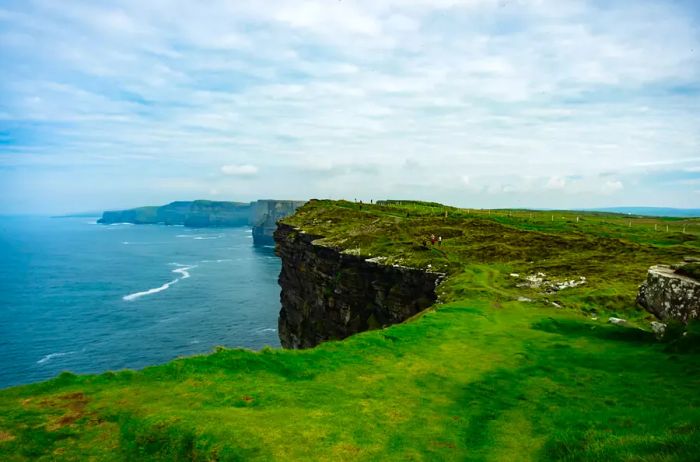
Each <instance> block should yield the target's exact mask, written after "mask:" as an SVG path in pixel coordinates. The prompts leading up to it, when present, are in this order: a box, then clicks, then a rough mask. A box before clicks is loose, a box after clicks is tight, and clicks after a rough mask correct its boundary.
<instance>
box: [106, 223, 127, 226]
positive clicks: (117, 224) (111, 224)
mask: <svg viewBox="0 0 700 462" xmlns="http://www.w3.org/2000/svg"><path fill="white" fill-rule="evenodd" d="M119 225H129V226H132V225H133V223H127V222H124V223H110V224H109V226H119Z"/></svg>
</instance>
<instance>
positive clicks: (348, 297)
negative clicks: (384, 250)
mask: <svg viewBox="0 0 700 462" xmlns="http://www.w3.org/2000/svg"><path fill="white" fill-rule="evenodd" d="M319 238H320V236H314V235H309V234H305V233H304V232H302V231H299V230H298V229H296V228H294V227H293V226H290V225H287V224H284V223H280V224H279V225H278V227H277V230H276V231H275V233H274V239H275V242H276V243H277V254H278V255H279V256H280V257H281V259H282V270H281V272H280V276H279V283H280V286H281V287H282V293H281V296H280V299H281V302H282V309H281V311H280V316H279V336H280V340H281V343H282V346H284V347H285V348H309V347H313V346H315V345H318V344H319V343H321V342H323V341H326V340H331V339H342V338H345V337H348V336H349V335H352V334H355V333H358V332H363V331H366V330H369V329H376V328H379V327H384V326H388V325H391V324H396V323H399V322H402V321H404V320H406V319H408V318H410V317H411V316H413V315H415V314H417V313H419V312H420V311H422V310H424V309H425V308H427V307H429V306H430V305H432V304H433V303H434V302H435V300H436V299H437V296H436V294H435V288H436V286H437V284H438V283H439V282H440V281H441V280H442V278H443V276H444V275H442V274H439V273H430V272H427V271H423V270H420V269H414V268H405V267H400V266H389V265H384V264H381V263H378V262H376V261H372V260H366V259H364V258H362V257H360V256H355V255H349V254H347V253H343V252H341V251H340V250H339V249H338V248H333V247H326V246H323V245H320V244H318V243H317V242H315V241H317V240H318V239H319Z"/></svg>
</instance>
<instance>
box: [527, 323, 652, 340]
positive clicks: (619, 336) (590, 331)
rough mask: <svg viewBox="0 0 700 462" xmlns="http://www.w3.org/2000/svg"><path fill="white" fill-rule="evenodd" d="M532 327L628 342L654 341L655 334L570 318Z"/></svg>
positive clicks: (570, 335)
mask: <svg viewBox="0 0 700 462" xmlns="http://www.w3.org/2000/svg"><path fill="white" fill-rule="evenodd" d="M532 328H533V329H536V330H541V331H543V332H549V333H552V334H561V335H565V336H567V337H574V338H576V337H578V338H580V337H587V338H597V339H602V340H613V341H619V342H628V343H654V342H655V341H656V339H655V337H654V334H652V333H651V332H647V331H644V330H641V329H637V328H634V327H621V326H615V325H596V324H591V323H586V322H581V321H576V320H569V319H554V318H547V319H543V320H541V321H538V322H536V323H534V324H532Z"/></svg>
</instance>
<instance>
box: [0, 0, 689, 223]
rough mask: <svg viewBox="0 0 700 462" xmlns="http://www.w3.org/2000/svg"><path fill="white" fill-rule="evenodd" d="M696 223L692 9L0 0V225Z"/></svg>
mask: <svg viewBox="0 0 700 462" xmlns="http://www.w3.org/2000/svg"><path fill="white" fill-rule="evenodd" d="M313 197H316V198H346V199H350V200H353V199H362V200H367V201H368V200H370V199H374V200H377V199H385V198H394V199H423V200H431V201H439V202H443V203H447V204H450V205H457V206H464V207H481V208H493V207H537V208H586V207H604V206H621V205H635V206H669V207H700V2H698V1H696V0H678V1H673V0H666V1H662V0H657V1H645V0H629V1H627V0H625V1H603V0H596V1H568V0H551V1H549V0H532V1H529V0H463V1H460V0H385V1H381V0H368V1H365V0H355V1H349V0H326V1H318V2H315V1H304V0H294V1H281V0H280V1H278V0H265V1H255V2H253V1H244V0H235V1H233V0H232V1H224V0H212V1H207V2H201V1H196V0H193V1H185V0H168V1H164V0H149V1H144V0H123V1H112V2H107V1H105V2H94V1H80V0H61V1H59V0H20V1H11V0H0V213H64V212H80V211H93V210H95V211H99V210H104V209H114V208H126V207H133V206H139V205H151V204H161V203H166V202H169V201H172V200H186V199H212V200H238V201H248V200H255V199H259V198H278V199H309V198H313Z"/></svg>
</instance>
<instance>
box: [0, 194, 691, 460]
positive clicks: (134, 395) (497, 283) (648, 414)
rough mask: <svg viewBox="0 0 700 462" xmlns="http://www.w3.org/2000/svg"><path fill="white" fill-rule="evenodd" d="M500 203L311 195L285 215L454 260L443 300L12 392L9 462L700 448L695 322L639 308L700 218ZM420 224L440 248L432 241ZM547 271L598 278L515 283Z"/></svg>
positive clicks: (5, 419)
mask: <svg viewBox="0 0 700 462" xmlns="http://www.w3.org/2000/svg"><path fill="white" fill-rule="evenodd" d="M445 211H447V212H448V216H447V218H445V216H444V212H445ZM486 213H487V212H478V213H477V212H474V211H463V210H458V209H448V208H445V207H442V206H439V205H435V204H421V203H407V204H391V205H381V206H378V205H375V206H370V205H366V204H364V205H362V208H361V209H360V206H359V204H354V203H347V202H320V201H319V202H312V203H311V204H309V205H307V206H305V207H304V208H303V209H301V211H300V212H299V213H298V214H297V215H295V216H294V217H292V218H289V219H287V220H286V221H287V222H288V223H290V224H294V225H296V226H300V227H301V228H303V229H304V230H305V231H307V232H309V233H311V234H317V235H319V236H325V238H324V239H323V240H322V241H320V242H321V243H322V244H324V245H332V246H337V247H339V248H343V249H346V250H349V251H356V249H357V248H358V247H359V249H360V253H361V254H362V255H366V256H370V254H371V256H378V255H381V256H386V257H387V258H388V259H389V261H390V262H393V263H401V264H406V265H411V266H420V267H427V265H431V268H437V269H439V270H441V271H446V272H448V273H449V274H450V277H449V278H448V280H447V281H446V282H445V283H443V284H442V285H441V286H440V287H439V292H440V303H438V304H437V305H436V306H434V307H433V308H431V309H430V310H427V311H426V312H424V313H423V314H421V315H419V316H417V317H416V318H415V319H412V320H410V321H409V322H406V323H403V324H401V325H397V326H393V327H390V328H387V329H383V330H375V331H371V332H366V333H363V334H360V335H356V336H353V337H351V338H348V339H346V340H344V341H340V342H328V343H325V344H322V345H320V346H319V347H317V348H314V349H312V350H306V351H283V350H277V349H265V350H262V351H260V352H252V351H246V350H228V349H220V350H218V351H216V352H214V353H212V354H210V355H203V356H196V357H190V358H184V359H179V360H176V361H172V362H170V363H167V364H164V365H161V366H154V367H149V368H146V369H144V370H142V371H121V372H116V373H105V374H100V375H88V376H75V375H72V374H63V375H61V376H59V377H57V378H56V379H53V380H51V381H48V382H44V383H39V384H34V385H27V386H22V387H15V388H10V389H6V390H3V391H0V460H3V461H5V460H7V461H24V460H91V459H92V460H168V461H170V460H222V461H223V460H329V461H336V460H382V461H384V460H396V461H404V460H423V461H433V460H473V461H488V460H493V461H502V460H553V461H554V460H557V461H558V460H571V461H578V460H590V461H600V460H629V461H633V460H635V461H636V460H650V461H685V460H697V454H698V453H700V395H699V394H698V393H697V390H698V386H700V353H699V352H698V350H699V349H698V348H697V345H698V342H697V338H698V336H700V333H696V332H695V331H696V330H697V327H696V326H691V327H692V329H691V333H690V334H689V335H688V336H685V337H682V338H680V339H678V340H677V341H676V342H674V343H660V342H658V341H656V340H655V339H654V336H653V335H652V334H651V333H650V332H649V331H648V329H647V325H648V321H649V319H650V318H649V316H648V315H647V314H646V313H645V312H643V311H641V310H639V309H638V308H637V307H636V306H635V305H634V296H635V294H636V288H637V286H638V284H639V283H640V282H641V281H642V280H643V278H644V274H645V270H646V267H647V266H648V265H650V264H653V263H675V262H677V261H679V260H680V258H681V257H682V256H685V255H698V254H700V249H699V248H698V235H697V233H695V234H693V232H694V228H692V226H690V225H692V224H695V222H693V221H692V220H686V221H685V222H683V221H674V222H673V223H674V226H678V223H680V226H682V224H683V223H685V226H686V227H687V228H688V229H686V234H683V233H682V232H674V233H669V234H666V233H665V231H663V232H661V231H658V230H657V231H656V232H654V231H653V227H654V223H653V221H652V222H650V223H646V224H645V225H644V226H646V227H647V228H642V224H641V223H639V224H638V227H639V228H640V229H639V230H637V229H635V227H634V226H633V227H632V228H631V230H630V227H629V224H628V223H627V225H625V223H624V222H622V221H620V222H619V223H617V222H616V220H629V218H627V217H619V216H609V215H598V214H583V213H580V214H578V215H579V216H580V217H584V218H583V220H582V219H581V218H579V222H578V223H576V218H575V216H576V214H572V213H570V212H566V213H569V216H573V220H569V221H567V222H563V221H562V222H556V221H555V222H553V223H554V224H552V222H551V218H550V219H549V220H550V221H549V222H547V220H546V217H545V215H546V214H550V215H551V213H550V212H532V213H533V218H532V219H531V218H530V216H529V214H530V213H531V212H528V211H512V212H508V211H505V212H504V211H499V212H497V213H498V214H497V213H496V212H492V216H491V218H490V219H489V218H488V216H487V215H486ZM509 213H510V214H511V216H508V214H509ZM557 213H559V216H567V215H566V214H565V213H561V212H557ZM407 214H408V217H407V216H406V215H407ZM485 215H486V216H485ZM513 215H516V216H513ZM520 215H522V218H521V217H520ZM639 220H645V219H641V218H640V219H639ZM329 221H330V223H329ZM648 228H651V230H650V229H648ZM658 228H659V226H658V224H657V229H658ZM664 230H665V225H664ZM426 233H427V234H430V233H435V234H441V235H442V236H443V237H444V238H445V241H444V244H443V246H441V247H439V248H438V247H437V246H436V247H432V246H429V247H427V248H424V247H423V246H422V239H423V238H424V236H425V234H426ZM535 271H543V272H545V273H547V274H548V275H552V276H553V277H561V278H565V277H574V276H581V275H582V276H586V278H587V281H588V282H587V284H585V285H583V286H579V287H576V288H571V289H565V290H562V291H560V292H557V293H555V294H541V293H539V291H537V290H535V289H529V288H523V287H518V286H517V285H518V281H519V279H518V278H514V277H511V276H510V273H513V272H517V273H520V274H522V275H525V274H530V273H531V272H535ZM521 296H524V297H528V298H530V299H532V301H531V302H519V301H517V299H518V297H521ZM552 302H555V303H557V304H558V305H560V306H561V308H556V307H555V306H554V305H553V304H552ZM611 314H615V315H618V316H621V317H626V318H628V319H630V320H631V321H632V327H619V326H613V325H609V324H607V323H606V322H605V321H606V319H607V317H606V316H608V315H611ZM594 317H595V318H596V319H594Z"/></svg>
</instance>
